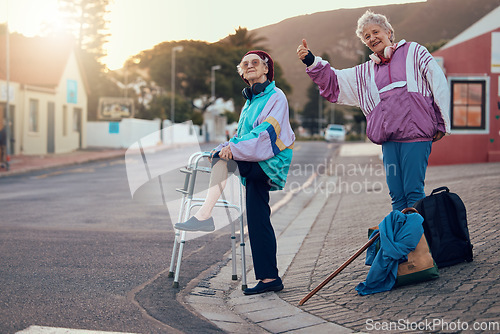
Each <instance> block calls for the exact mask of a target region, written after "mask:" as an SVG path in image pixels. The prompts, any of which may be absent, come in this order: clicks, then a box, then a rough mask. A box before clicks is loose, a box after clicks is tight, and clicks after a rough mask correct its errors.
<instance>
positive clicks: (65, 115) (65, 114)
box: [62, 105, 68, 137]
mask: <svg viewBox="0 0 500 334" xmlns="http://www.w3.org/2000/svg"><path fill="white" fill-rule="evenodd" d="M62 126H63V129H62V130H63V136H65V137H66V136H67V135H68V106H67V105H64V106H63V124H62Z"/></svg>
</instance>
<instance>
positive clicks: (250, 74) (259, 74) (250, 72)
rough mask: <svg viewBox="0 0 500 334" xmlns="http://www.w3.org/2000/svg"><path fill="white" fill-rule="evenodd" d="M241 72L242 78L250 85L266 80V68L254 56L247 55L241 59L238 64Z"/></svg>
mask: <svg viewBox="0 0 500 334" xmlns="http://www.w3.org/2000/svg"><path fill="white" fill-rule="evenodd" d="M240 67H241V69H242V70H243V77H244V78H245V79H247V80H248V82H249V83H250V85H253V84H254V83H256V82H261V83H262V82H265V81H266V80H267V75H266V74H267V72H268V69H267V66H266V65H265V64H264V62H263V61H262V59H260V57H259V56H257V55H256V54H249V55H246V56H245V57H243V59H242V60H241V63H240Z"/></svg>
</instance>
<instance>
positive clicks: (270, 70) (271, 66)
mask: <svg viewBox="0 0 500 334" xmlns="http://www.w3.org/2000/svg"><path fill="white" fill-rule="evenodd" d="M249 54H256V55H257V56H259V58H260V59H262V60H263V61H264V62H265V63H266V64H267V69H268V72H267V80H269V81H273V79H274V63H273V58H271V56H270V55H269V54H268V53H267V52H265V51H262V50H252V51H248V52H247V53H245V55H244V56H243V58H245V57H246V56H248V55H249ZM243 58H241V59H243ZM241 78H242V79H243V80H244V81H245V82H246V83H247V85H248V84H249V82H248V80H247V79H245V78H244V77H243V75H241Z"/></svg>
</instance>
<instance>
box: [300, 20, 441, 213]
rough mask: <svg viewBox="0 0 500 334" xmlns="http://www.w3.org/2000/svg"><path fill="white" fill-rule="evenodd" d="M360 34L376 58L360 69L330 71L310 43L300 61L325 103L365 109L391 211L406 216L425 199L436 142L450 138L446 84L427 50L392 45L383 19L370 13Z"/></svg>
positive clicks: (391, 34) (403, 43) (391, 31)
mask: <svg viewBox="0 0 500 334" xmlns="http://www.w3.org/2000/svg"><path fill="white" fill-rule="evenodd" d="M356 34H357V35H358V37H359V38H360V39H361V41H362V42H363V43H364V44H365V45H366V46H368V48H370V50H371V51H372V52H373V54H372V55H370V58H371V60H369V61H367V62H365V63H363V64H360V65H358V66H356V67H353V68H349V69H344V70H338V69H335V68H332V67H331V66H330V64H328V62H326V61H324V60H323V59H321V58H320V57H315V56H314V55H313V54H312V52H311V51H310V50H309V49H308V46H307V42H306V40H302V44H300V45H299V47H298V48H297V55H298V57H299V59H300V60H302V62H303V63H304V64H306V65H307V69H306V72H307V74H308V75H309V77H310V78H311V79H312V80H313V82H314V83H316V84H317V85H318V86H319V89H320V93H321V95H322V96H323V97H324V98H326V99H327V100H328V101H330V102H332V103H340V104H347V105H352V106H357V107H359V108H361V110H362V111H363V113H364V115H365V116H366V121H367V126H366V134H367V136H368V138H369V139H370V140H371V141H373V142H374V143H376V144H380V145H382V152H383V160H384V167H385V170H386V180H387V184H388V186H389V192H390V196H391V199H392V207H393V209H394V210H402V209H404V208H406V207H410V206H413V205H414V203H415V202H416V201H418V200H419V199H421V198H423V197H425V193H424V179H425V172H426V169H427V162H428V157H429V154H430V152H431V147H432V142H433V141H437V140H439V139H441V138H442V137H443V136H444V134H445V133H447V132H449V120H448V111H449V103H450V93H449V89H448V84H447V81H446V78H445V76H444V74H443V71H442V70H441V68H440V67H439V66H438V64H437V62H436V61H435V60H434V58H433V57H432V56H431V54H430V53H429V52H428V51H427V49H426V48H425V47H423V46H421V45H419V44H417V43H415V42H406V41H405V40H401V41H399V42H397V43H395V42H394V29H393V28H392V26H391V24H390V23H389V22H388V20H387V18H386V17H385V16H384V15H381V14H375V13H373V12H371V11H367V12H366V13H365V14H364V15H363V16H361V17H360V18H359V20H358V27H357V30H356Z"/></svg>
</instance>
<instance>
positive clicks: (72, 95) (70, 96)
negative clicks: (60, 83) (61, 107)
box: [66, 80, 78, 104]
mask: <svg viewBox="0 0 500 334" xmlns="http://www.w3.org/2000/svg"><path fill="white" fill-rule="evenodd" d="M77 92H78V82H76V80H67V81H66V103H73V104H76V103H77Z"/></svg>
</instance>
